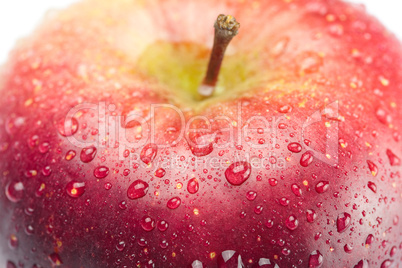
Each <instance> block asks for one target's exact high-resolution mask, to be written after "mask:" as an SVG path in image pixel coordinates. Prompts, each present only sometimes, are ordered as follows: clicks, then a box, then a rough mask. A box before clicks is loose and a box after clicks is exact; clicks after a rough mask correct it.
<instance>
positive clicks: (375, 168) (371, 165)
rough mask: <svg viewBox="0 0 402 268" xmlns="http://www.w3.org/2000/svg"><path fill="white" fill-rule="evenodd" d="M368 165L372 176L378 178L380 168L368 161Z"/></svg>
mask: <svg viewBox="0 0 402 268" xmlns="http://www.w3.org/2000/svg"><path fill="white" fill-rule="evenodd" d="M367 165H368V167H369V169H370V171H371V174H372V175H373V176H374V177H375V176H377V173H378V168H377V166H376V164H374V163H373V162H371V161H370V160H367Z"/></svg>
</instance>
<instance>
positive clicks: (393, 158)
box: [387, 149, 401, 166]
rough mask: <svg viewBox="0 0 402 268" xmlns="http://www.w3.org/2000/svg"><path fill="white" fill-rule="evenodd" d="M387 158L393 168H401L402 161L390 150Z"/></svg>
mask: <svg viewBox="0 0 402 268" xmlns="http://www.w3.org/2000/svg"><path fill="white" fill-rule="evenodd" d="M387 156H388V159H389V163H390V164H391V166H399V165H400V164H401V159H400V158H399V157H397V156H396V155H395V154H394V153H393V152H392V151H391V150H390V149H387Z"/></svg>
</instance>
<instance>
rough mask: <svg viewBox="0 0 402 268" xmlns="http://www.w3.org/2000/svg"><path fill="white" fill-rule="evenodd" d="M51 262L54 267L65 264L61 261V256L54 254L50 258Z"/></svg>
mask: <svg viewBox="0 0 402 268" xmlns="http://www.w3.org/2000/svg"><path fill="white" fill-rule="evenodd" d="M48 258H49V261H50V262H51V263H52V264H53V265H54V266H60V265H62V264H63V262H62V261H61V258H60V256H59V254H57V253H52V254H50V255H49V256H48Z"/></svg>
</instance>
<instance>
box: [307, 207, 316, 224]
mask: <svg viewBox="0 0 402 268" xmlns="http://www.w3.org/2000/svg"><path fill="white" fill-rule="evenodd" d="M306 218H307V222H314V220H315V219H316V218H317V213H315V211H314V209H307V211H306Z"/></svg>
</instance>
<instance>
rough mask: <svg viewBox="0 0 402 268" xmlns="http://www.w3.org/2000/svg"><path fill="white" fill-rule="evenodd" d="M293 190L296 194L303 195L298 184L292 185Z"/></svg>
mask: <svg viewBox="0 0 402 268" xmlns="http://www.w3.org/2000/svg"><path fill="white" fill-rule="evenodd" d="M291 189H292V192H293V193H294V194H295V196H299V197H300V196H301V195H302V190H301V188H300V187H299V186H298V185H297V184H295V183H294V184H292V186H291Z"/></svg>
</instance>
